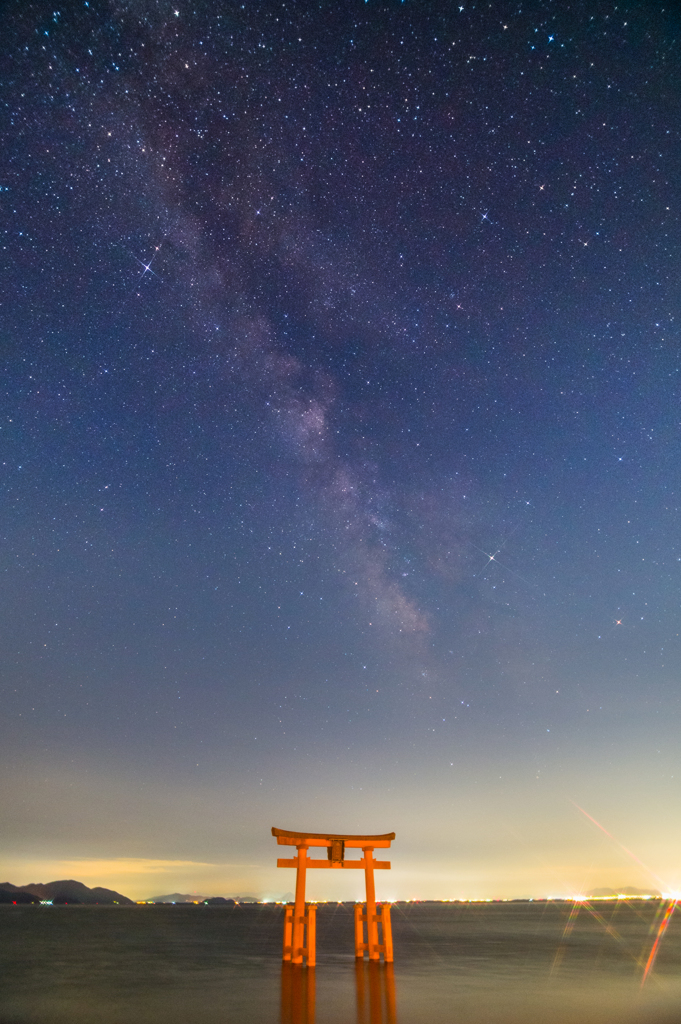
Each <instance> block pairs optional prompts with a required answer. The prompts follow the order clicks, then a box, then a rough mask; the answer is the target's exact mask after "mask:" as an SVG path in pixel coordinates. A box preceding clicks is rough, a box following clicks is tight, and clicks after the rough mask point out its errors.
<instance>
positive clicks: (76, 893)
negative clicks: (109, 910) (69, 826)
mask: <svg viewBox="0 0 681 1024" xmlns="http://www.w3.org/2000/svg"><path fill="white" fill-rule="evenodd" d="M0 889H4V890H5V891H6V892H9V893H30V894H31V895H33V896H39V897H40V899H41V900H52V901H53V902H56V903H90V904H93V903H100V904H101V903H110V904H111V903H118V904H121V905H125V906H133V905H134V902H135V901H134V900H131V899H128V897H127V896H123V895H121V893H120V892H114V890H113V889H103V888H102V887H101V886H100V885H97V886H95V887H94V889H89V888H88V886H87V885H83V883H82V882H76V881H75V880H74V879H73V878H67V879H62V880H60V881H58V882H30V883H29V884H28V885H12V883H11V882H0Z"/></svg>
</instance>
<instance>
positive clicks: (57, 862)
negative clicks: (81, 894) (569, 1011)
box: [0, 0, 681, 898]
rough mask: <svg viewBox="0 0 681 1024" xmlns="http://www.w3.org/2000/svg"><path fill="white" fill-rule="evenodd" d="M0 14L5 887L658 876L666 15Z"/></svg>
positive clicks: (194, 8) (669, 216)
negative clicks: (296, 863)
mask: <svg viewBox="0 0 681 1024" xmlns="http://www.w3.org/2000/svg"><path fill="white" fill-rule="evenodd" d="M3 18H4V21H3V38H4V45H3V50H4V61H3V70H2V104H1V106H0V119H1V120H0V125H1V126H0V138H1V140H2V145H1V146H0V202H1V204H2V222H1V229H2V235H1V239H0V244H1V246H2V259H1V260H0V331H1V336H0V366H1V374H0V395H1V399H0V464H1V465H0V468H1V470H2V476H1V482H2V498H1V503H0V541H1V544H0V580H1V586H0V601H1V607H2V614H1V621H2V628H1V631H0V643H1V649H0V650H1V653H0V665H1V672H0V676H1V680H2V682H1V685H2V707H3V714H2V726H1V728H2V737H1V741H0V746H1V748H2V752H3V753H2V759H3V778H4V780H5V782H4V785H3V787H2V794H1V795H0V806H1V808H2V811H1V813H2V818H3V820H4V823H5V824H4V826H3V829H2V833H3V840H2V857H1V859H0V874H2V876H3V878H4V877H7V878H8V879H9V880H10V881H13V882H14V883H15V884H25V883H27V882H30V881H45V880H48V879H50V878H59V877H75V878H78V879H80V880H81V881H84V882H86V883H87V884H90V885H95V884H99V885H106V886H110V887H114V888H118V889H119V890H121V891H123V892H125V893H126V894H128V895H131V896H133V897H136V898H143V897H146V896H148V895H152V894H153V893H158V892H170V891H174V890H176V889H180V891H189V892H201V893H207V894H208V895H211V894H215V893H222V894H227V895H229V894H231V893H237V892H254V893H256V894H261V895H262V894H264V895H271V896H272V895H273V896H277V895H280V894H282V893H284V892H286V891H290V890H291V889H292V887H293V873H292V872H283V871H277V870H276V868H275V867H274V865H275V863H276V856H277V850H276V846H275V844H274V841H273V840H272V838H271V836H270V835H269V830H270V827H271V826H272V825H277V826H278V827H281V828H289V829H309V830H311V831H326V830H330V831H340V832H365V831H366V832H384V831H392V830H393V829H394V830H395V831H396V833H397V841H396V842H395V844H394V847H393V851H392V863H393V870H392V871H391V873H390V874H389V875H388V874H385V875H382V876H381V877H380V878H379V880H378V886H379V896H381V895H383V896H389V897H391V898H409V897H449V898H456V897H460V896H463V897H490V896H491V897H496V896H506V897H512V896H526V895H534V896H541V895H550V894H565V895H569V894H574V893H580V892H584V891H587V889H588V888H589V887H594V886H599V885H610V884H611V885H614V886H619V885H624V884H633V885H637V886H640V887H643V888H650V887H654V888H657V889H659V890H660V891H664V892H667V891H670V892H671V891H675V890H677V889H681V868H680V867H679V863H678V855H677V851H678V848H679V844H680V842H681V825H680V824H679V816H678V813H677V812H678V806H679V795H680V785H681V766H680V765H679V755H678V729H679V711H680V705H679V694H680V687H679V681H680V670H681V644H680V641H679V621H680V620H679V594H680V582H681V541H680V540H679V490H680V486H681V481H680V478H679V453H680V451H681V449H680V438H679V384H680V380H679V368H680V362H679V354H680V346H679V326H680V324H681V302H680V298H679V296H680V292H679V260H680V257H681V251H680V250H681V244H680V243H681V230H680V227H681V225H680V219H679V211H680V206H679V199H680V197H679V187H680V181H681V178H680V170H681V161H680V158H679V152H680V149H679V138H678V135H679V125H680V124H681V109H680V108H681V55H680V52H679V41H680V39H681V18H680V17H679V15H678V13H677V12H676V10H675V8H674V5H665V4H664V3H662V4H660V3H652V2H636V3H624V4H622V3H617V4H613V3H610V2H602V0H589V2H588V3H587V2H572V0H569V2H560V3H558V2H549V0H542V2H538V0H530V2H527V3H521V2H519V0H518V2H514V3H511V2H508V0H499V2H494V3H481V2H468V0H457V2H454V3H449V2H444V0H429V2H427V3H426V2H419V0H403V2H396V0H395V2H392V0H382V2H379V0H366V2H365V0H347V2H345V3H342V4H338V3H337V2H330V0H329V2H327V0H322V2H319V3H312V2H304V0H301V2H295V3H294V2H290V0H289V2H273V0H262V2H257V3H255V2H248V3H244V4H240V3H239V2H231V0H225V2H223V3H219V4H215V3H208V2H196V3H189V4H187V3H185V0H176V3H169V2H166V0H135V2H132V0H110V2H105V0H101V2H100V0H90V2H80V0H73V2H69V3H66V4H58V3H54V2H53V3H51V4H47V3H44V2H40V0H39V2H26V0H14V2H10V3H8V4H6V5H5V7H4V16H3ZM591 819H594V820H591ZM597 823H598V824H597ZM599 825H601V826H602V828H599ZM603 829H605V831H603ZM327 874H331V873H326V872H322V873H319V874H317V875H315V876H314V877H313V879H312V880H311V882H310V890H309V891H310V893H311V895H313V896H315V895H318V896H321V897H326V896H329V897H334V898H336V897H338V898H354V896H355V895H357V894H359V891H360V887H361V878H355V875H358V876H359V875H360V873H359V872H355V873H352V874H351V876H350V879H349V880H348V878H347V876H346V875H345V874H343V875H342V876H341V875H340V874H339V873H334V874H333V878H332V879H329V878H328V877H327ZM320 879H321V880H320Z"/></svg>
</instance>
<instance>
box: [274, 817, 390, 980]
mask: <svg viewBox="0 0 681 1024" xmlns="http://www.w3.org/2000/svg"><path fill="white" fill-rule="evenodd" d="M272 835H273V836H275V837H276V840H277V842H278V843H279V845H280V846H295V847H296V849H297V851H298V854H297V856H296V857H291V858H288V857H280V858H279V859H278V860H277V867H278V868H296V869H297V870H296V901H295V903H294V904H293V906H291V904H290V903H289V904H287V906H286V917H285V919H284V960H289V961H290V962H291V963H292V964H302V963H303V958H305V960H306V961H307V966H308V967H314V966H315V963H316V962H317V961H316V916H317V915H316V911H317V907H316V906H315V904H313V903H311V904H309V905H308V906H306V905H305V873H306V871H307V869H308V868H331V869H334V868H336V869H338V868H364V877H365V880H366V904H365V905H364V906H362V905H361V904H359V903H358V904H356V905H355V956H356V957H364V951H365V950H366V951H367V953H368V954H369V960H380V959H381V953H383V959H384V960H385V962H386V963H390V962H392V959H393V935H392V928H391V924H390V904H389V903H383V904H379V905H378V906H376V888H375V886H374V869H379V870H380V869H383V870H386V869H388V868H390V861H389V860H374V850H375V849H376V848H385V847H389V846H390V844H391V842H392V841H393V839H394V838H395V833H394V832H388V833H386V834H385V835H382V836H342V835H335V834H331V833H329V834H326V833H318V832H286V831H285V830H284V829H281V828H273V829H272ZM311 846H321V847H326V855H327V857H326V860H320V859H308V856H307V851H308V849H309V847H311ZM346 849H359V850H362V852H363V854H364V856H363V857H362V858H361V859H360V860H346V859H345V851H346ZM365 921H366V925H367V928H366V932H367V935H366V938H367V940H366V942H365V941H364V922H365ZM379 925H380V926H381V932H382V936H381V937H382V940H383V941H382V942H380V941H379V934H378V927H379Z"/></svg>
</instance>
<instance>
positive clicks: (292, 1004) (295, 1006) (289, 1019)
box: [280, 959, 397, 1024]
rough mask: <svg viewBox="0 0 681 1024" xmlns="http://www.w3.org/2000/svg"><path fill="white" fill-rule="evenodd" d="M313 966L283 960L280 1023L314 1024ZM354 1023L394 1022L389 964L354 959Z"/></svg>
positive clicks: (391, 969) (391, 976) (394, 1008)
mask: <svg viewBox="0 0 681 1024" xmlns="http://www.w3.org/2000/svg"><path fill="white" fill-rule="evenodd" d="M315 1002H316V968H314V967H301V966H300V965H299V964H292V963H289V962H284V963H283V964H282V968H281V1015H280V1021H281V1024H315V1010H316V1006H315ZM355 1005H356V1011H357V1017H356V1021H357V1024H396V1021H397V1013H396V1004H395V973H394V967H393V964H391V963H387V964H384V963H378V962H377V961H374V960H368V961H367V960H359V959H358V960H356V961H355Z"/></svg>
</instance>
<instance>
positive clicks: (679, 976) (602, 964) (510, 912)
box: [0, 901, 681, 1024]
mask: <svg viewBox="0 0 681 1024" xmlns="http://www.w3.org/2000/svg"><path fill="white" fill-rule="evenodd" d="M666 906H667V905H666V904H664V903H661V902H660V901H650V902H644V901H629V902H626V901H612V902H610V901H608V902H600V901H599V902H597V903H594V904H592V905H591V907H586V906H573V905H572V904H570V903H556V902H539V903H485V904H428V903H420V904H404V903H398V904H394V905H393V909H392V919H393V935H394V942H395V963H394V968H393V969H391V968H390V965H388V966H387V967H386V965H375V964H368V963H360V964H358V965H357V964H356V962H355V958H354V955H353V952H354V946H353V916H352V915H353V909H352V906H351V905H347V904H342V905H336V904H327V905H321V906H320V907H319V910H318V914H317V967H316V968H314V969H309V970H308V969H307V968H304V967H303V968H301V967H291V966H290V965H282V963H281V935H282V926H283V909H282V908H281V907H279V906H275V905H271V904H270V905H246V906H236V907H203V906H194V905H188V906H184V905H176V906H135V907H88V906H73V905H71V906H56V907H49V906H0V972H1V974H0V993H1V994H0V1024H424V1022H427V1024H445V1022H446V1024H540V1022H541V1024H611V1022H612V1024H614V1022H617V1024H644V1022H645V1024H648V1022H650V1024H681V908H679V909H678V910H677V911H676V913H675V914H673V915H672V917H671V919H670V920H669V926H668V928H667V930H666V931H665V933H664V936H663V938H662V940H661V941H660V943H659V949H658V953H657V957H656V960H655V963H654V967H653V969H652V970H651V971H650V972H649V974H648V976H647V978H646V981H645V984H643V985H642V978H643V972H644V965H645V963H646V962H647V960H648V958H649V954H650V950H651V948H652V945H653V942H654V940H655V936H656V934H657V932H658V930H659V925H660V921H661V919H662V917H661V914H662V912H663V911H664V909H665V907H666Z"/></svg>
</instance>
